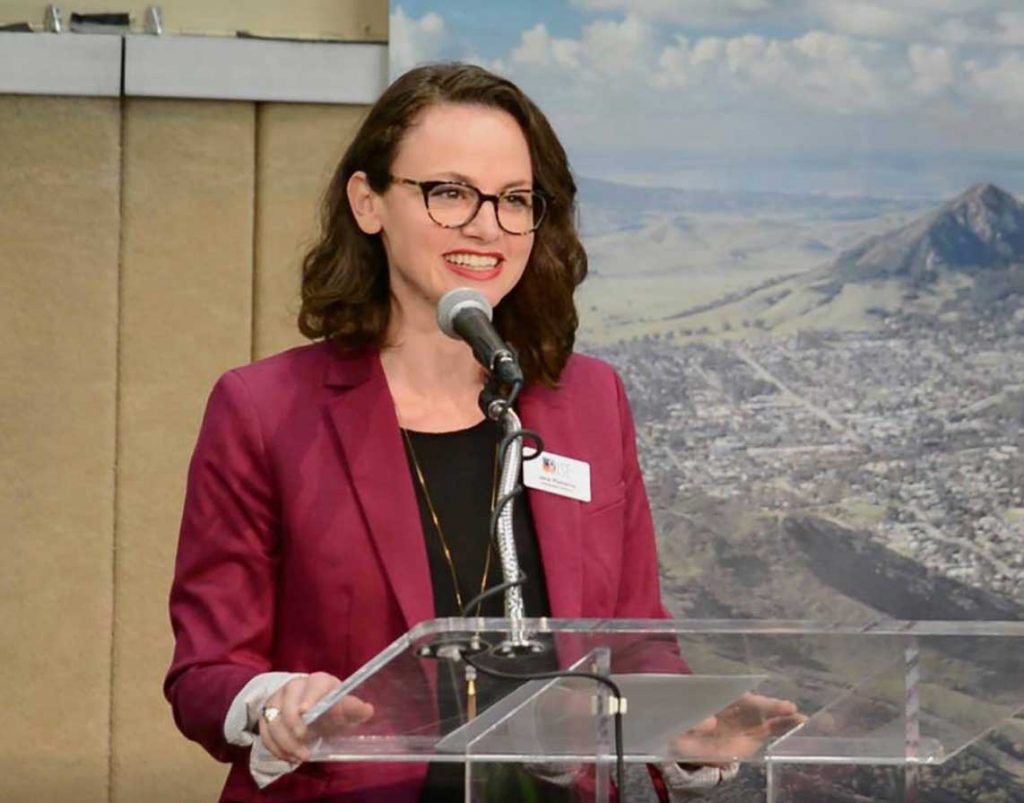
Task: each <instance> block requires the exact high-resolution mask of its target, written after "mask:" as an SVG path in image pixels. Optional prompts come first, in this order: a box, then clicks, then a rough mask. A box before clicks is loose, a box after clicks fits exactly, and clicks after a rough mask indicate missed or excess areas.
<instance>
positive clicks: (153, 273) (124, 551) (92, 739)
mask: <svg viewBox="0 0 1024 803" xmlns="http://www.w3.org/2000/svg"><path fill="white" fill-rule="evenodd" d="M163 5H164V8H165V10H168V8H169V5H170V6H171V7H174V6H177V7H178V8H179V9H181V10H182V13H183V14H184V12H185V11H186V10H187V11H188V13H190V14H193V15H194V16H193V17H192V19H196V20H200V21H201V20H203V19H205V18H204V17H202V14H203V13H207V12H205V11H204V10H203V6H204V5H205V4H203V3H200V2H194V3H192V2H189V3H186V2H182V3H179V4H167V3H164V4H163ZM225 5H226V4H225ZM232 5H233V4H232ZM271 5H275V6H276V4H271V3H253V4H251V7H264V6H265V7H267V8H269V7H270V6H271ZM29 7H30V6H29V4H27V3H13V2H7V3H3V2H0V20H3V21H9V20H10V18H11V17H12V16H14V17H16V16H17V14H13V15H12V14H11V11H12V10H16V9H18V8H29ZM41 7H42V6H40V7H39V8H41ZM96 7H97V8H103V7H110V8H113V5H110V4H107V5H105V4H96ZM281 7H282V8H283V7H284V4H281ZM31 8H35V6H31ZM119 8H123V6H119ZM295 8H298V9H300V10H301V9H306V10H308V11H309V13H310V14H311V15H320V16H319V17H317V19H318V20H321V21H322V20H330V19H334V20H336V23H330V24H331V25H336V27H330V25H328V23H327V22H324V23H323V27H321V28H318V29H317V32H332V33H333V32H340V33H346V32H347V34H348V35H355V33H356V31H357V29H358V26H360V25H363V24H364V23H363V20H364V19H365V20H366V23H365V24H367V25H371V27H372V26H374V25H376V26H378V27H376V28H374V31H373V36H375V37H379V36H380V35H381V34H382V33H386V30H385V29H384V28H383V26H386V7H385V6H384V4H383V3H370V2H361V3H355V2H353V3H341V2H333V0H331V1H330V2H328V0H325V1H324V2H320V3H313V2H307V3H296V4H294V5H291V4H290V5H289V12H291V10H292V9H295ZM339 8H342V9H347V10H346V11H345V14H347V15H348V16H345V15H344V14H341V13H340V12H339ZM209 13H211V14H212V13H213V12H212V11H211V12H209ZM332 15H333V16H332ZM223 18H224V19H227V15H224V17H223ZM210 19H212V17H211V18H210ZM266 19H267V20H268V24H271V23H273V24H276V22H275V21H276V20H277V19H278V17H276V16H275V14H274V13H269V12H268V14H267V17H266ZM281 19H282V20H284V17H283V16H282V17H281ZM203 24H207V23H203ZM210 24H212V23H210ZM282 24H283V23H282ZM318 24H319V23H318ZM231 25H232V26H234V25H235V23H234V22H232V23H231ZM345 26H348V27H345ZM353 26H355V27H353ZM310 30H312V29H311V28H304V29H303V32H304V33H309V31H310ZM359 30H361V29H359ZM296 32H298V31H296ZM364 112H365V109H363V108H358V107H342V106H333V107H328V106H313V105H292V104H281V103H274V104H254V103H241V102H213V101H190V100H148V99H146V100H142V99H124V100H117V99H84V98H52V97H46V98H41V97H22V96H0V323H2V325H3V327H4V332H5V337H4V338H3V339H2V340H0V354H2V357H0V381H2V383H3V384H2V387H3V392H2V394H0V488H2V493H0V517H2V518H0V520H2V521H3V524H4V529H5V550H4V560H3V561H0V606H2V612H3V616H0V644H3V645H4V648H3V650H2V657H0V691H2V693H3V699H4V700H6V701H13V706H12V704H11V702H8V706H7V710H6V713H5V722H4V725H5V727H3V728H0V757H2V758H0V762H2V763H0V800H3V801H4V802H5V803H21V801H24V802H25V803H29V801H31V803H40V802H43V801H61V802H62V803H63V801H67V800H75V801H82V802H88V801H123V802H124V803H129V802H134V801H137V800H146V801H167V802H168V803H171V802H172V801H173V802H174V803H180V801H186V800H187V801H200V800H214V799H216V794H217V791H218V790H219V787H220V784H221V782H222V780H223V777H224V774H225V768H224V767H223V766H221V765H219V764H217V763H216V762H214V761H213V760H212V759H210V758H209V757H208V756H207V755H206V754H205V753H204V752H203V751H202V750H201V749H199V748H198V747H196V746H195V745H193V744H191V743H188V742H187V741H186V740H185V739H184V738H183V737H181V736H180V735H179V734H178V733H177V731H176V730H175V728H174V725H173V723H172V720H171V716H170V710H169V707H168V706H167V703H166V702H165V701H164V699H163V696H162V692H161V681H162V678H163V673H164V672H165V670H166V668H167V664H168V661H169V658H170V652H171V634H170V628H169V625H168V619H167V609H166V601H167V591H168V587H169V583H170V579H171V572H172V562H173V555H174V549H175V542H176V538H177V526H178V520H179V517H180V508H181V496H182V490H183V487H184V478H185V472H186V468H187V462H188V458H189V454H190V452H191V448H192V445H193V444H194V441H195V436H196V430H197V427H198V423H199V419H200V416H201V414H202V410H203V407H204V405H205V401H206V395H207V393H208V392H209V389H210V387H211V386H212V383H213V381H214V379H215V378H216V376H217V375H218V374H220V373H221V372H222V371H224V370H226V369H227V368H229V367H231V366H234V365H238V364H241V363H244V362H247V361H249V360H250V359H252V358H253V357H254V356H263V355H266V354H269V353H272V352H274V351H278V350H280V349H283V348H286V347H289V346H291V345H296V344H298V343H300V342H302V341H301V338H300V337H299V335H298V333H297V331H296V330H295V327H294V319H295V313H296V311H297V306H298V293H297V288H298V269H299V261H300V258H301V254H302V248H303V246H304V245H305V244H308V242H309V239H310V238H311V237H312V236H313V235H314V233H315V231H316V221H317V209H316V206H317V202H318V200H319V198H320V195H321V193H322V191H323V188H324V185H325V183H326V181H327V178H328V177H329V175H330V173H331V171H332V169H333V167H334V164H335V163H336V161H337V159H338V157H339V156H340V154H341V153H342V151H343V150H344V148H345V146H346V144H347V142H348V140H349V139H350V138H351V136H352V134H353V133H354V130H355V126H356V125H358V122H359V120H360V119H361V116H362V114H363V113H364ZM12 708H13V710H12Z"/></svg>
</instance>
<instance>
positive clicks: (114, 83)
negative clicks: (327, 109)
mask: <svg viewBox="0 0 1024 803" xmlns="http://www.w3.org/2000/svg"><path fill="white" fill-rule="evenodd" d="M122 43H123V47H124V58H123V61H122V53H121V50H122ZM122 65H123V67H122ZM122 69H123V75H122ZM122 78H123V83H122ZM387 83H388V48H387V45H386V44H379V43H369V42H367V43H363V42H302V41H292V40H285V41H282V40H269V39H236V38H232V37H216V36H170V35H165V36H150V35H145V34H130V35H128V36H111V35H106V34H72V33H64V34H49V33H0V94H28V95H87V96H107V97H117V96H118V95H121V94H122V86H123V94H124V95H125V96H127V97H161V98H204V99H223V100H253V101H284V102H297V103H338V104H341V103H352V104H367V103H372V102H373V101H375V100H376V99H377V97H378V96H379V95H380V93H381V92H382V91H383V90H384V88H385V87H386V86H387Z"/></svg>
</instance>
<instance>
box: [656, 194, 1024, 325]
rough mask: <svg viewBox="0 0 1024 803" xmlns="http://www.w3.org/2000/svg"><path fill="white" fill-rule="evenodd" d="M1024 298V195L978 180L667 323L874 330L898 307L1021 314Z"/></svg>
mask: <svg viewBox="0 0 1024 803" xmlns="http://www.w3.org/2000/svg"><path fill="white" fill-rule="evenodd" d="M1022 307H1024V203H1022V202H1021V201H1020V200H1018V199H1017V198H1016V197H1015V196H1013V195H1011V194H1010V193H1008V192H1006V191H1004V190H1002V189H1000V188H999V187H996V186H995V185H993V184H977V185H975V186H973V187H971V188H970V189H968V190H967V191H965V192H963V193H962V194H960V195H959V196H957V197H956V198H953V199H952V200H950V201H947V202H946V203H944V204H942V205H941V206H939V207H938V208H936V209H934V210H932V211H930V212H927V213H925V214H923V215H921V216H920V217H917V218H915V219H913V220H911V221H910V222H909V223H906V224H905V225H902V226H898V227H896V228H893V229H890V230H888V231H884V232H882V233H881V234H877V235H874V236H871V237H868V238H866V239H863V240H862V241H860V242H858V243H856V244H854V245H853V246H852V247H850V248H847V249H846V250H845V251H842V252H841V253H840V254H839V256H838V257H836V258H835V259H834V260H833V261H831V262H828V263H826V264H824V265H822V266H820V267H818V268H814V269H812V270H809V271H806V272H803V273H801V274H799V275H797V276H791V277H788V278H781V279H779V280H776V281H770V282H767V283H764V284H762V285H760V286H751V287H748V288H747V289H743V290H739V291H733V292H732V293H730V294H728V295H724V296H722V297H721V298H720V299H719V300H718V301H716V302H713V303H710V304H704V305H701V306H700V307H691V308H689V309H687V310H684V311H683V312H681V313H677V314H675V315H671V316H667V317H666V318H665V319H664V324H665V325H666V326H671V327H676V328H678V327H680V326H683V327H685V328H688V329H690V330H691V331H702V330H708V331H710V332H716V331H719V330H721V331H729V330H730V329H731V330H732V331H737V329H736V325H737V323H740V322H743V321H751V322H756V323H757V324H758V326H759V328H762V329H781V330H783V331H785V330H797V329H808V328H833V329H871V328H874V327H876V326H877V325H878V322H879V320H880V317H881V316H887V315H892V314H898V313H914V314H919V315H926V316H934V315H947V314H948V315H953V316H958V315H960V314H961V313H964V312H971V313H974V314H977V313H978V312H979V311H981V312H984V313H985V314H986V315H989V316H993V317H1002V316H1004V315H1016V314H1017V313H1018V311H1019V310H1020V309H1021V308H1022Z"/></svg>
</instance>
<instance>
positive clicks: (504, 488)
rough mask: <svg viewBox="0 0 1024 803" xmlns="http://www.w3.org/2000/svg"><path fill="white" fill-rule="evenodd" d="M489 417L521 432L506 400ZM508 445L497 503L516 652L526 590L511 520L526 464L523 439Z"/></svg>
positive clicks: (522, 639)
mask: <svg viewBox="0 0 1024 803" xmlns="http://www.w3.org/2000/svg"><path fill="white" fill-rule="evenodd" d="M487 415H488V416H489V417H490V418H492V419H493V420H495V421H497V422H498V423H499V424H501V426H502V429H503V431H504V434H505V435H506V436H507V435H511V434H512V433H515V432H519V431H520V430H521V429H522V423H521V422H520V420H519V416H518V415H516V411H515V410H513V409H512V407H511V405H509V404H507V403H505V402H503V401H500V400H499V401H495V402H493V403H492V404H491V405H489V409H488V410H487ZM506 443H507V446H506V447H505V450H504V453H503V454H502V455H501V478H500V479H499V481H498V500H499V502H498V504H500V505H501V509H500V511H499V512H498V532H497V539H498V556H499V558H500V560H501V576H502V579H503V580H504V582H505V583H506V584H511V585H509V586H508V588H506V589H505V618H507V619H508V620H509V646H511V647H512V648H513V649H517V648H522V647H525V646H527V644H528V639H527V636H526V630H525V628H524V626H523V617H524V607H523V589H522V587H521V585H520V584H518V583H516V582H515V581H517V580H519V578H520V576H521V572H520V569H519V554H518V552H517V551H516V538H515V530H514V528H513V521H512V512H513V508H514V506H515V496H516V494H517V490H516V489H517V487H518V485H519V472H520V469H521V468H522V465H523V440H522V438H518V437H517V438H507V439H506Z"/></svg>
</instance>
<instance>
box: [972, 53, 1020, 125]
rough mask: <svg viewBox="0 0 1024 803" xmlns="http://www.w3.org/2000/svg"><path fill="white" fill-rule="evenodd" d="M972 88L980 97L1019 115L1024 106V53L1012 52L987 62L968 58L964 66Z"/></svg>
mask: <svg viewBox="0 0 1024 803" xmlns="http://www.w3.org/2000/svg"><path fill="white" fill-rule="evenodd" d="M964 68H965V71H966V73H967V76H968V80H969V82H970V87H971V88H972V89H973V90H974V91H975V92H976V93H977V95H978V96H979V97H981V98H982V99H984V100H986V101H988V102H989V103H992V104H994V105H996V106H999V107H1000V108H1002V109H1004V110H1007V111H1009V110H1014V111H1016V113H1017V116H1018V117H1020V116H1021V113H1020V110H1021V109H1022V108H1024V55H1022V54H1020V53H1010V54H1008V55H1006V56H1004V57H1003V58H1002V59H1000V60H999V61H998V62H996V63H994V64H991V65H985V64H981V63H979V62H977V61H969V62H967V63H966V64H965V65H964Z"/></svg>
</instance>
